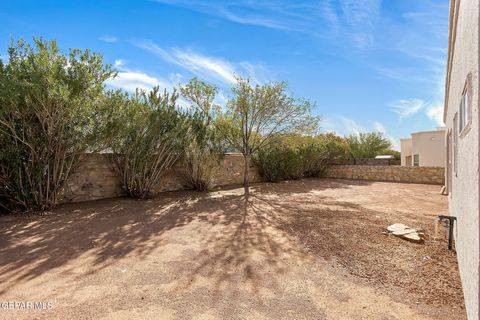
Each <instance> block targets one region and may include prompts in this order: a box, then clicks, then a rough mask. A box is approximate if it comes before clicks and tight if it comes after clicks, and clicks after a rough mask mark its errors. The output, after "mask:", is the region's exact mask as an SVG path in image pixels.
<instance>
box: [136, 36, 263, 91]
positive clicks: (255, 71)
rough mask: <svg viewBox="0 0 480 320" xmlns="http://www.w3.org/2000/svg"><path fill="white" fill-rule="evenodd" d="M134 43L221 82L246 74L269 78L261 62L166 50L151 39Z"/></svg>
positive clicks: (187, 69)
mask: <svg viewBox="0 0 480 320" xmlns="http://www.w3.org/2000/svg"><path fill="white" fill-rule="evenodd" d="M134 45H136V46H137V47H139V48H142V49H144V50H146V51H149V52H151V53H153V54H155V55H157V56H158V57H159V58H161V59H162V60H164V61H166V62H168V63H171V64H175V65H177V66H179V67H181V68H182V69H184V70H186V71H188V72H190V73H192V74H194V75H197V76H199V77H202V78H205V79H208V80H213V81H216V82H219V83H223V84H228V85H230V84H231V83H233V82H235V77H236V76H248V77H250V78H251V79H252V80H253V81H255V82H258V83H260V82H263V81H266V80H267V79H268V78H269V77H268V75H267V74H268V71H267V70H266V68H265V67H264V66H263V65H261V64H253V63H251V62H246V61H242V62H238V63H233V62H230V61H228V60H227V59H225V58H219V57H211V56H207V55H204V54H201V53H198V52H194V51H192V50H182V49H178V48H171V49H168V50H167V49H164V48H162V47H160V46H158V45H157V44H155V43H154V42H152V41H137V42H134Z"/></svg>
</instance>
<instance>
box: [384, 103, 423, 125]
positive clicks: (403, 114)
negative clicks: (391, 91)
mask: <svg viewBox="0 0 480 320" xmlns="http://www.w3.org/2000/svg"><path fill="white" fill-rule="evenodd" d="M424 107H425V102H424V101H423V100H420V99H402V100H398V101H396V102H394V103H393V104H392V105H391V106H390V108H391V109H392V110H393V112H395V113H397V114H398V115H399V116H400V120H402V119H404V118H408V117H410V116H412V115H414V114H416V113H417V112H419V111H420V110H421V109H422V108H424Z"/></svg>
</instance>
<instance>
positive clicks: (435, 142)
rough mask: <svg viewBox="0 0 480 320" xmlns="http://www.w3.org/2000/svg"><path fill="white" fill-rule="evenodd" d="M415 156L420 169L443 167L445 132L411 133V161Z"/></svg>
mask: <svg viewBox="0 0 480 320" xmlns="http://www.w3.org/2000/svg"><path fill="white" fill-rule="evenodd" d="M415 154H418V155H419V160H420V166H421V167H445V130H435V131H424V132H416V133H412V161H413V155H415Z"/></svg>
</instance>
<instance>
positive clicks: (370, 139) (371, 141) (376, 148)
mask: <svg viewBox="0 0 480 320" xmlns="http://www.w3.org/2000/svg"><path fill="white" fill-rule="evenodd" d="M346 140H347V145H348V153H349V156H350V158H352V159H366V158H375V156H377V155H379V154H381V153H383V152H385V151H386V150H389V149H391V148H392V143H391V142H390V140H388V139H387V138H385V137H384V136H383V134H382V133H381V132H370V133H360V134H358V135H349V136H347V137H346Z"/></svg>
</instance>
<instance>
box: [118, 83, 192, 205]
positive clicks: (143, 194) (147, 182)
mask: <svg viewBox="0 0 480 320" xmlns="http://www.w3.org/2000/svg"><path fill="white" fill-rule="evenodd" d="M177 98H178V95H177V94H176V93H175V92H174V93H171V94H170V93H167V92H166V91H164V92H163V93H162V92H160V89H159V87H154V88H153V89H152V90H151V91H150V92H148V93H147V92H145V91H143V90H137V92H136V93H135V95H133V96H132V97H130V96H128V95H125V94H121V93H115V94H113V95H112V96H111V98H110V103H111V105H112V107H114V108H115V109H117V110H120V112H119V113H118V114H117V116H116V117H115V118H114V119H112V121H113V123H114V125H113V128H114V129H113V131H114V132H115V133H113V134H112V137H113V139H112V143H111V146H112V149H113V152H114V154H113V156H112V160H113V163H114V165H115V168H116V169H117V171H118V173H119V174H120V177H121V180H122V184H123V187H124V189H125V191H126V192H127V194H128V195H129V196H131V197H134V198H139V199H145V198H148V197H150V196H151V195H152V194H153V192H154V188H155V187H156V186H157V185H158V183H159V182H160V179H161V177H162V175H163V174H164V173H165V172H166V171H167V170H168V169H170V168H171V167H172V166H173V165H174V164H175V162H176V161H177V159H178V158H179V157H180V155H181V152H182V151H183V148H184V143H185V140H186V138H185V137H186V131H187V116H186V115H185V114H183V113H182V112H180V111H178V109H177V107H176V101H177Z"/></svg>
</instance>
